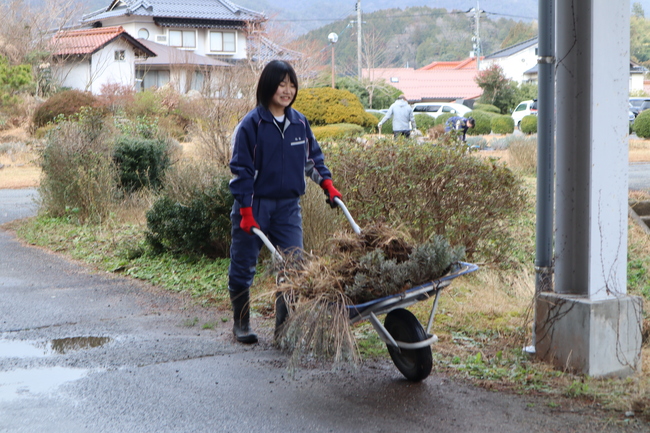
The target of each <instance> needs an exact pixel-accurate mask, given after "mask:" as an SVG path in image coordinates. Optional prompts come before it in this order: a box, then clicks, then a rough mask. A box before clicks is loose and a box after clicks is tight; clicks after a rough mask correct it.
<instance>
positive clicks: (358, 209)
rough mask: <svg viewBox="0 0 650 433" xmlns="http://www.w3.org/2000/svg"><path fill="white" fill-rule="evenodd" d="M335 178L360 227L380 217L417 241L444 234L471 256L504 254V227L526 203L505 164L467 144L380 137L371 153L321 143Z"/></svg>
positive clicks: (507, 241)
mask: <svg viewBox="0 0 650 433" xmlns="http://www.w3.org/2000/svg"><path fill="white" fill-rule="evenodd" d="M327 156H328V165H329V167H330V168H331V169H332V172H333V173H335V174H336V179H337V183H338V184H340V185H345V186H346V189H345V191H344V197H345V200H346V203H347V205H348V207H349V208H350V210H351V212H352V213H353V215H354V216H355V218H356V220H357V222H358V223H359V225H360V226H361V228H362V229H363V228H364V226H367V225H369V224H374V223H376V222H380V221H384V222H387V223H389V224H395V225H399V226H402V227H404V228H405V229H407V230H408V231H409V232H410V234H411V236H413V239H414V240H415V241H416V242H418V243H423V242H425V241H427V240H428V239H431V238H432V236H434V235H436V234H439V235H444V236H446V237H447V238H448V239H449V240H450V242H451V244H452V245H462V246H464V247H465V248H466V251H467V254H468V257H469V258H473V259H474V260H476V259H480V260H485V261H489V262H491V263H498V262H500V261H502V260H507V257H508V254H509V253H510V246H511V242H512V238H511V236H510V235H509V232H508V230H507V227H508V225H509V224H510V222H511V219H512V218H516V217H517V215H518V213H519V212H521V210H522V209H523V206H524V203H525V197H526V196H525V192H524V190H523V188H522V186H521V181H520V180H519V179H518V177H517V176H515V174H514V173H513V172H512V171H511V170H510V169H508V168H507V167H506V166H505V165H504V164H502V163H499V162H498V161H496V160H493V159H484V158H480V157H477V156H474V155H473V154H472V153H467V148H466V147H465V146H439V145H437V144H436V143H429V142H423V143H413V142H410V141H405V142H400V143H399V144H398V143H396V142H394V141H393V140H392V139H384V140H378V141H377V142H375V145H374V147H373V151H372V152H369V151H368V150H367V149H365V148H364V147H363V146H361V145H355V144H354V143H351V142H348V143H346V145H344V146H343V145H339V146H336V147H329V148H328V149H327Z"/></svg>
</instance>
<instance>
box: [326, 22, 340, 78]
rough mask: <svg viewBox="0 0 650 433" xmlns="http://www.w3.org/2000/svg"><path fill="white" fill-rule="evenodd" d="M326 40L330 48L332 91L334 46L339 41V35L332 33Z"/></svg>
mask: <svg viewBox="0 0 650 433" xmlns="http://www.w3.org/2000/svg"><path fill="white" fill-rule="evenodd" d="M327 39H328V40H329V41H330V45H331V46H332V89H334V88H335V84H334V44H336V42H337V41H338V40H339V35H337V34H336V33H334V32H332V33H330V34H329V35H327Z"/></svg>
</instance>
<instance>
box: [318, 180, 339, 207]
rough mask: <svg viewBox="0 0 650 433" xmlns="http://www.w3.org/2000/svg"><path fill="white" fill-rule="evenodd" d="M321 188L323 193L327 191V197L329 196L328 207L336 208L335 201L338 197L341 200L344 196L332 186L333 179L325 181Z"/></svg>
mask: <svg viewBox="0 0 650 433" xmlns="http://www.w3.org/2000/svg"><path fill="white" fill-rule="evenodd" d="M320 187H321V188H323V191H325V195H326V196H327V200H325V201H326V202H327V204H328V205H330V206H331V207H332V208H335V207H336V203H335V202H334V199H335V198H336V197H338V198H339V199H341V198H342V197H343V196H342V195H341V193H340V192H338V190H337V189H336V188H334V185H332V179H325V180H324V181H322V182H321V183H320Z"/></svg>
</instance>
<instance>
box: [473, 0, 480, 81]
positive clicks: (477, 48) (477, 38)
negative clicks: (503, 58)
mask: <svg viewBox="0 0 650 433" xmlns="http://www.w3.org/2000/svg"><path fill="white" fill-rule="evenodd" d="M480 17H481V8H480V7H479V0H476V10H475V19H476V36H474V53H475V54H476V69H477V70H479V71H480V70H481V34H480V33H479V22H480Z"/></svg>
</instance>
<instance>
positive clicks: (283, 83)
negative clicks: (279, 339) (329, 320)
mask: <svg viewBox="0 0 650 433" xmlns="http://www.w3.org/2000/svg"><path fill="white" fill-rule="evenodd" d="M297 95H298V79H297V77H296V73H295V71H294V70H293V68H292V67H291V65H289V64H288V63H287V62H284V61H280V60H273V61H271V62H270V63H269V64H267V65H266V67H265V68H264V70H263V71H262V74H261V75H260V78H259V81H258V83H257V107H255V108H254V109H253V110H251V111H250V112H249V113H248V114H247V115H246V116H245V117H244V119H243V120H242V121H241V122H240V123H239V125H237V127H236V128H235V132H234V134H233V138H232V159H231V160H230V170H231V172H232V173H233V175H234V178H233V179H232V180H231V181H230V191H231V192H232V194H233V195H234V197H235V203H234V205H233V208H232V212H231V214H230V219H231V221H232V244H231V246H230V268H229V269H228V290H229V292H230V300H231V302H232V308H233V312H234V325H233V333H234V335H235V338H236V340H237V341H239V342H240V343H246V344H250V343H256V342H257V335H255V333H253V332H252V331H251V329H250V310H249V298H250V296H249V288H250V286H251V284H252V283H253V277H254V275H255V265H256V264H257V257H258V255H259V253H260V249H261V248H262V241H261V239H260V238H259V237H258V236H256V235H254V234H253V232H252V228H253V227H257V228H258V229H260V230H261V231H263V232H264V233H265V234H266V235H267V236H268V237H269V239H270V240H271V242H272V243H273V244H274V245H276V247H277V248H278V250H279V251H281V252H284V253H287V252H294V253H296V252H298V253H299V251H301V250H302V247H303V243H302V215H301V213H300V196H301V195H303V194H304V193H305V188H306V179H305V177H309V178H311V179H312V180H313V181H314V182H316V183H317V184H319V185H320V186H321V187H322V188H323V190H324V191H325V195H327V197H328V203H330V205H331V206H332V207H335V206H336V205H335V204H334V198H335V197H339V198H340V197H341V193H339V192H338V191H337V190H336V188H334V185H333V184H332V174H331V173H330V171H329V169H328V168H327V166H326V165H325V162H324V158H323V152H322V151H321V149H320V146H319V145H318V142H317V141H316V139H315V138H314V134H313V133H312V131H311V128H310V127H309V122H307V119H306V118H305V116H303V115H302V114H301V113H299V112H298V111H296V110H294V109H293V108H291V105H292V104H293V102H294V101H295V100H296V96H297ZM276 314H277V311H276ZM278 324H279V323H278V321H277V318H276V326H277V325H278Z"/></svg>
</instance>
